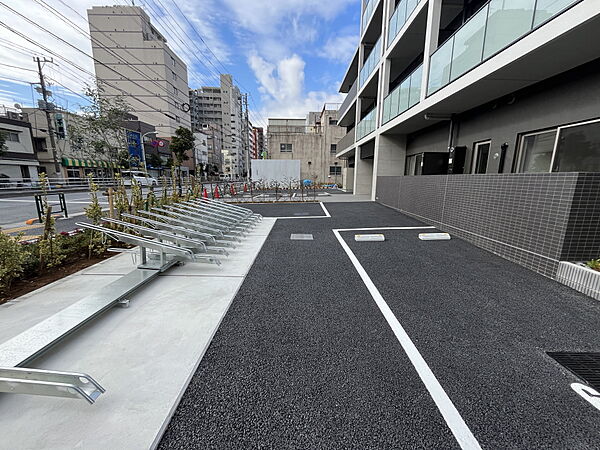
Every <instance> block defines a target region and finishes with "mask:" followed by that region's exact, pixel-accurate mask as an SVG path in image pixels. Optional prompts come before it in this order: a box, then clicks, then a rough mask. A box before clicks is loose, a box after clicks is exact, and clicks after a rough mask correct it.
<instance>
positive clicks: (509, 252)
mask: <svg viewBox="0 0 600 450" xmlns="http://www.w3.org/2000/svg"><path fill="white" fill-rule="evenodd" d="M361 12H362V16H361V17H362V19H361V30H360V42H359V45H358V47H357V49H356V52H355V54H354V57H353V59H352V61H350V63H349V67H348V69H347V72H346V74H345V76H344V79H343V82H342V85H341V88H340V91H341V92H344V93H347V97H346V99H345V101H344V103H343V104H342V106H341V107H340V109H339V112H338V118H339V123H340V125H342V126H344V127H346V130H347V131H348V133H347V134H346V135H345V136H344V137H343V138H342V140H341V141H340V142H339V144H338V157H340V158H344V159H345V160H346V161H347V167H348V168H349V170H352V171H353V172H354V183H353V184H354V185H353V188H354V193H355V194H366V195H369V196H371V198H372V199H373V200H377V201H379V202H381V203H383V204H386V205H388V206H391V207H393V208H396V209H399V210H401V211H403V212H405V213H407V214H410V215H413V216H414V217H417V218H419V219H420V220H423V221H425V222H428V223H431V224H434V225H436V226H438V227H440V228H441V229H444V230H448V231H450V232H453V233H455V234H457V235H459V236H461V237H463V238H465V239H468V240H470V241H472V242H474V243H476V244H477V245H479V246H481V247H484V248H486V249H488V250H491V251H493V252H495V253H497V254H500V255H502V256H504V257H506V258H508V259H511V260H513V261H516V262H518V263H520V264H523V265H525V266H527V267H529V268H531V269H533V270H536V271H538V272H540V273H542V274H544V275H547V276H551V277H552V276H555V274H556V270H557V266H558V263H559V261H561V260H567V261H579V260H584V259H586V258H587V259H589V258H592V257H598V255H597V252H598V248H600V220H599V219H600V211H599V210H598V208H597V207H594V205H597V204H598V202H599V201H600V198H599V195H600V194H599V193H600V174H598V172H600V112H599V110H598V104H599V102H600V77H599V76H598V73H599V70H600V59H599V57H600V41H598V39H597V30H598V29H600V7H599V4H598V1H597V0H465V1H462V0H461V1H456V0H420V1H419V0H363V2H362V11H361Z"/></svg>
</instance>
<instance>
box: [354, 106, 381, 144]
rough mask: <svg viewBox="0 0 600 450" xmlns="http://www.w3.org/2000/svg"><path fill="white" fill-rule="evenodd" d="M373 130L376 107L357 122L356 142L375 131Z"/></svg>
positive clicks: (375, 124) (375, 125) (375, 119)
mask: <svg viewBox="0 0 600 450" xmlns="http://www.w3.org/2000/svg"><path fill="white" fill-rule="evenodd" d="M375 128H377V106H376V107H375V108H373V109H372V110H371V111H369V113H368V114H367V115H366V116H365V117H364V118H363V119H362V120H361V121H360V122H358V125H357V126H356V140H357V141H360V140H361V139H362V138H364V137H366V136H368V135H369V134H371V133H372V132H373V131H375Z"/></svg>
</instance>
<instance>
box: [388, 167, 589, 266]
mask: <svg viewBox="0 0 600 450" xmlns="http://www.w3.org/2000/svg"><path fill="white" fill-rule="evenodd" d="M377 200H378V201H379V202H380V203H383V204H385V205H387V206H390V207H392V208H396V209H399V210H400V211H402V212H404V213H407V214H409V215H412V216H414V217H417V218H419V219H421V220H423V221H424V222H427V223H430V224H433V225H436V226H438V227H439V228H440V229H442V230H445V231H448V232H450V233H453V234H454V235H456V236H458V237H461V238H463V239H466V240H468V241H470V242H472V243H474V244H475V245H477V246H479V247H482V248H484V249H486V250H489V251H491V252H493V253H496V254H498V255H500V256H503V257H504V258H507V259H509V260H511V261H514V262H516V263H518V264H521V265H523V266H526V267H528V268H530V269H532V270H535V271H536V272H539V273H542V274H544V275H546V276H549V277H554V276H555V275H556V271H557V268H558V262H559V261H560V260H570V261H579V260H586V259H590V258H598V257H599V256H600V174H584V173H541V174H498V175H495V174H485V175H429V176H414V177H413V176H411V177H403V176H394V177H379V178H378V179H377Z"/></svg>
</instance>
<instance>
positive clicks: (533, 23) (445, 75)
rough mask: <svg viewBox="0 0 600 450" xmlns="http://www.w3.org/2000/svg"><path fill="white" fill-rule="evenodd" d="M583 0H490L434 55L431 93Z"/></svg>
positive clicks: (431, 65)
mask: <svg viewBox="0 0 600 450" xmlns="http://www.w3.org/2000/svg"><path fill="white" fill-rule="evenodd" d="M578 1H580V0H490V1H489V2H488V3H487V4H486V5H485V6H484V7H483V8H481V9H480V10H479V11H478V12H477V13H476V14H475V15H474V16H472V17H471V18H470V19H469V20H468V21H467V22H466V23H465V24H463V26H462V27H461V28H459V29H458V30H457V31H456V32H455V33H454V34H453V35H452V37H450V39H448V40H447V41H446V42H444V43H443V44H442V45H441V46H440V47H439V48H438V49H437V50H436V51H435V53H434V54H433V55H431V61H430V69H429V80H428V82H427V94H428V95H430V94H433V93H434V92H436V91H438V90H439V89H441V88H443V87H444V86H446V85H447V84H448V83H450V82H451V81H454V80H455V79H457V78H458V77H460V76H461V75H462V74H464V73H465V72H468V71H469V70H471V69H472V68H473V67H475V66H477V65H478V64H480V63H482V62H483V61H485V60H486V59H488V58H489V57H491V56H493V55H494V54H496V53H498V52H499V51H501V50H502V49H504V48H505V47H507V46H508V45H510V44H512V43H513V42H515V41H517V40H518V39H519V38H521V37H523V36H524V35H525V34H527V33H528V32H530V31H531V30H532V29H534V28H535V27H537V26H539V25H541V24H543V23H544V22H546V21H547V20H549V19H551V18H552V17H554V16H555V15H557V14H558V13H560V12H562V11H563V10H564V9H565V8H567V7H569V6H571V5H573V4H575V3H577V2H578Z"/></svg>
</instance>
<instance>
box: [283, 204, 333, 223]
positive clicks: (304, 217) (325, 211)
mask: <svg viewBox="0 0 600 450" xmlns="http://www.w3.org/2000/svg"><path fill="white" fill-rule="evenodd" d="M288 204H289V203H288ZM298 204H300V205H305V204H307V203H304V202H298ZM308 204H310V203H308ZM319 205H321V209H322V210H323V212H324V213H325V215H324V216H302V217H299V216H288V217H273V218H274V219H278V220H279V219H330V218H331V214H329V211H327V208H326V207H325V205H324V204H323V202H319Z"/></svg>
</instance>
